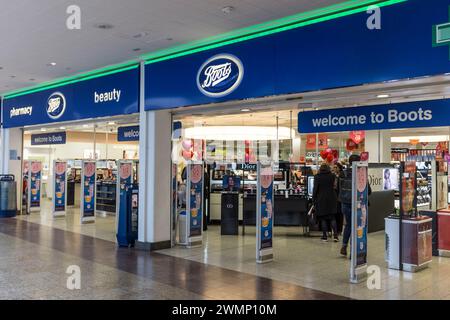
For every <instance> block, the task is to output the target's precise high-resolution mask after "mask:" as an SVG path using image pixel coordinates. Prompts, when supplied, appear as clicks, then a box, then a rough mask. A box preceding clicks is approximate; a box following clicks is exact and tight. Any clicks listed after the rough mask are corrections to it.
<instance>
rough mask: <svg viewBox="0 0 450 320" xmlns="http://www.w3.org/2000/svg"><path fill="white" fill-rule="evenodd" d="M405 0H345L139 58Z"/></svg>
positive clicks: (168, 55)
mask: <svg viewBox="0 0 450 320" xmlns="http://www.w3.org/2000/svg"><path fill="white" fill-rule="evenodd" d="M406 1H408V0H384V1H383V0H381V1H380V0H371V1H346V2H344V3H341V4H338V5H332V6H329V7H326V8H323V9H319V10H314V11H310V12H307V13H301V14H297V15H293V16H289V17H285V18H282V19H278V20H274V21H270V22H266V23H262V24H258V25H255V26H251V27H247V28H243V29H239V30H234V31H232V32H228V33H224V34H221V35H218V36H214V37H210V38H206V39H203V40H199V41H194V42H190V43H188V44H185V45H180V46H177V47H173V48H169V49H165V50H159V51H156V52H154V53H150V54H147V55H143V56H142V59H144V60H146V64H151V63H156V62H160V61H164V60H169V59H173V58H177V57H181V56H185V55H189V54H193V53H197V52H201V51H205V50H209V49H214V48H218V47H222V46H225V45H229V44H233V43H238V42H242V41H246V40H251V39H254V38H259V37H263V36H267V35H271V34H274V33H278V32H283V31H287V30H291V29H296V28H299V27H304V26H307V25H311V24H315V23H319V22H324V21H328V20H333V19H337V18H340V17H344V16H349V15H352V14H356V13H360V12H364V11H366V10H367V8H368V7H369V6H371V5H377V6H378V7H385V6H390V5H394V4H397V3H402V2H406Z"/></svg>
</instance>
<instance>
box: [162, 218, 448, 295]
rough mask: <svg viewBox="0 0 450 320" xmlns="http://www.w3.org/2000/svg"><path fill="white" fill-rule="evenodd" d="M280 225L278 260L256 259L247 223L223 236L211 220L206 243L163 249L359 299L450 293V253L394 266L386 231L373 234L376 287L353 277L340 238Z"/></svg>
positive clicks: (370, 260)
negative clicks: (413, 267) (419, 266)
mask: <svg viewBox="0 0 450 320" xmlns="http://www.w3.org/2000/svg"><path fill="white" fill-rule="evenodd" d="M274 230H275V236H274V261H273V262H270V263H266V264H263V265H260V264H256V263H255V255H256V253H255V251H256V249H255V248H256V236H255V228H254V227H253V228H251V227H246V235H245V236H242V235H239V236H221V235H220V227H219V226H209V227H208V231H207V232H205V233H204V245H203V247H201V248H192V249H185V248H181V247H175V248H172V249H166V250H161V251H159V252H160V253H164V254H167V255H171V256H174V257H182V258H185V259H188V260H191V261H197V262H202V263H205V264H208V265H214V266H219V267H222V268H227V269H230V270H235V271H239V272H245V273H248V274H253V275H256V276H261V277H267V278H270V279H274V280H278V281H283V282H287V283H291V284H295V285H299V286H302V287H305V288H312V289H315V290H320V291H324V292H328V293H332V294H335V295H340V296H345V297H349V298H353V299H377V300H381V299H432V300H437V299H446V300H448V299H450V258H439V257H434V258H433V262H432V263H431V265H430V267H429V268H428V269H425V270H422V271H420V272H417V273H408V272H400V271H397V270H391V269H388V268H386V263H385V261H384V246H385V242H384V241H385V239H384V232H378V233H375V234H370V235H369V240H368V241H369V248H368V264H369V265H375V266H378V267H379V268H380V271H381V288H380V289H372V290H370V289H369V288H368V286H367V282H362V283H360V284H351V283H350V282H349V273H350V270H349V268H350V260H349V259H346V258H343V257H341V256H340V254H339V250H340V248H341V245H340V243H333V242H327V243H323V242H321V241H320V238H319V237H304V236H302V230H300V228H297V227H275V229H274Z"/></svg>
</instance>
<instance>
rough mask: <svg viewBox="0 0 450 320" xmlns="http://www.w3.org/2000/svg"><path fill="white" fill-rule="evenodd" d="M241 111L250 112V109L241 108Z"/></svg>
mask: <svg viewBox="0 0 450 320" xmlns="http://www.w3.org/2000/svg"><path fill="white" fill-rule="evenodd" d="M241 111H242V112H250V111H251V109H249V108H244V109H241Z"/></svg>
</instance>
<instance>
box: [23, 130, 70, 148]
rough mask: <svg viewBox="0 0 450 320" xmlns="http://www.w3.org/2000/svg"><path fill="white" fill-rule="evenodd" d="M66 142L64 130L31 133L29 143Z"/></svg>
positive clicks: (39, 144) (38, 144)
mask: <svg viewBox="0 0 450 320" xmlns="http://www.w3.org/2000/svg"><path fill="white" fill-rule="evenodd" d="M47 144H66V132H51V133H39V134H32V135H31V145H32V146H41V145H47Z"/></svg>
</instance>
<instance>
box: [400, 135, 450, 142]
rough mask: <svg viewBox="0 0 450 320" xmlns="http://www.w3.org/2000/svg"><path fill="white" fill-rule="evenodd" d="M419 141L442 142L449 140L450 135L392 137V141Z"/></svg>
mask: <svg viewBox="0 0 450 320" xmlns="http://www.w3.org/2000/svg"><path fill="white" fill-rule="evenodd" d="M414 140H415V141H418V142H442V141H449V136H445V135H442V136H407V137H391V142H392V143H410V141H414Z"/></svg>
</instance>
